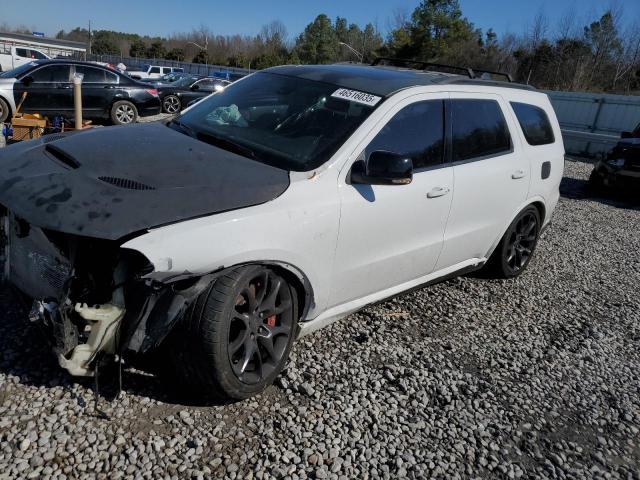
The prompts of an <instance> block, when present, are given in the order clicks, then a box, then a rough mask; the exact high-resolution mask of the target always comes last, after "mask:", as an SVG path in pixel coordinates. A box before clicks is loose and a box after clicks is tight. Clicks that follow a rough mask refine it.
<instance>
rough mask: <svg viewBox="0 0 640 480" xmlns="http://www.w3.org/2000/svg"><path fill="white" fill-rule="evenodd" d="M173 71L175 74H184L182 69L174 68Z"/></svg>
mask: <svg viewBox="0 0 640 480" xmlns="http://www.w3.org/2000/svg"><path fill="white" fill-rule="evenodd" d="M173 71H174V72H176V73H184V68H174V69H173Z"/></svg>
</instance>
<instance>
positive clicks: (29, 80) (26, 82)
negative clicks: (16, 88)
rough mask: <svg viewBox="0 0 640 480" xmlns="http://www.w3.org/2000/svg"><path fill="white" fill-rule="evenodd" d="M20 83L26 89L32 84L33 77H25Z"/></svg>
mask: <svg viewBox="0 0 640 480" xmlns="http://www.w3.org/2000/svg"><path fill="white" fill-rule="evenodd" d="M21 82H22V84H23V85H24V86H25V87H28V86H29V85H31V84H32V83H33V77H32V76H31V75H27V76H26V77H24V78H23V79H22V80H21Z"/></svg>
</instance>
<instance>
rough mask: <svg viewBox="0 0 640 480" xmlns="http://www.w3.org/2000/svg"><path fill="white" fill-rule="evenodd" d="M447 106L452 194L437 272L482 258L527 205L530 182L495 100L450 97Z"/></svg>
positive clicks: (502, 106)
mask: <svg viewBox="0 0 640 480" xmlns="http://www.w3.org/2000/svg"><path fill="white" fill-rule="evenodd" d="M449 107H450V108H449V118H448V119H449V122H450V127H449V128H450V129H451V130H450V131H451V140H450V141H451V158H450V161H451V165H452V167H453V176H454V186H455V193H454V195H453V203H452V205H451V213H450V215H449V221H448V223H447V228H446V231H445V235H444V244H443V248H442V254H441V255H440V259H439V260H438V266H437V268H438V269H441V268H446V267H450V266H453V265H457V264H459V263H461V262H464V261H466V260H470V259H474V258H483V257H484V256H485V255H486V254H487V253H488V252H489V250H491V248H492V247H493V246H494V245H495V243H496V241H497V240H498V239H499V238H500V237H501V236H502V234H503V233H504V231H505V229H506V227H507V226H508V224H509V222H510V221H511V219H512V218H513V215H514V214H515V213H516V210H517V209H518V207H519V206H520V205H521V204H522V203H523V202H524V201H525V200H526V198H527V195H528V190H529V178H530V166H529V162H528V160H527V158H526V157H525V156H524V155H523V154H522V147H521V144H520V141H519V137H518V136H517V135H515V132H517V130H516V127H515V125H514V123H513V122H514V120H513V117H512V116H511V115H507V113H506V112H508V111H509V109H508V105H507V104H506V102H505V101H504V100H503V99H502V98H501V97H500V96H498V95H491V94H476V93H473V94H472V93H451V99H450V101H449ZM512 132H513V133H512Z"/></svg>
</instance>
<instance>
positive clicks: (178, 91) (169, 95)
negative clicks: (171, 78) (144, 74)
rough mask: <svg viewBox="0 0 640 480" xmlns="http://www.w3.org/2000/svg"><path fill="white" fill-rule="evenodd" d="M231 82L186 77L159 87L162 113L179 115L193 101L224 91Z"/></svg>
mask: <svg viewBox="0 0 640 480" xmlns="http://www.w3.org/2000/svg"><path fill="white" fill-rule="evenodd" d="M230 84H231V82H230V81H228V80H223V79H220V78H216V77H204V78H202V77H198V76H195V75H194V76H191V77H184V78H181V79H180V80H178V81H176V82H173V83H170V84H168V85H158V87H157V88H158V93H159V94H160V99H161V100H162V111H163V112H166V113H178V112H179V111H180V110H182V109H183V108H186V106H187V104H188V103H190V102H191V101H192V100H196V99H200V98H204V97H206V96H207V95H211V94H212V93H215V92H219V91H222V90H224V88H225V87H226V86H227V85H230Z"/></svg>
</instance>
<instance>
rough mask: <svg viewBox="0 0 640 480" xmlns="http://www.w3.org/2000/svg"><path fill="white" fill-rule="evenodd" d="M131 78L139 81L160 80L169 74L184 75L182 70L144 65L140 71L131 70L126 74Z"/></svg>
mask: <svg viewBox="0 0 640 480" xmlns="http://www.w3.org/2000/svg"><path fill="white" fill-rule="evenodd" d="M127 73H128V75H129V76H130V77H131V78H134V79H136V80H141V79H145V78H160V77H162V76H163V75H167V74H169V73H184V68H179V67H163V66H160V65H144V66H143V67H142V70H132V71H129V72H127Z"/></svg>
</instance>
